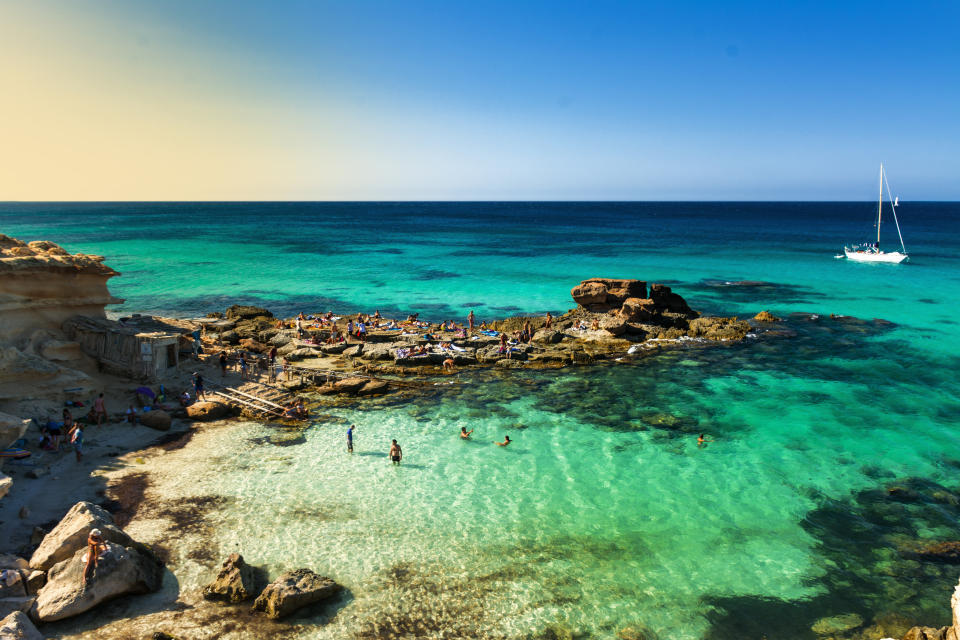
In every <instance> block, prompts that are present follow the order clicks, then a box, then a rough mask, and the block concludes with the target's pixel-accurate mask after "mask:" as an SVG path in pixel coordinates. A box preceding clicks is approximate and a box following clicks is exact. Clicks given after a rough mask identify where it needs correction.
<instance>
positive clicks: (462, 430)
mask: <svg viewBox="0 0 960 640" xmlns="http://www.w3.org/2000/svg"><path fill="white" fill-rule="evenodd" d="M471 433H473V429H470V431H467V428H466V427H460V437H461V438H463V439H464V440H467V439H469V438H470V434H471Z"/></svg>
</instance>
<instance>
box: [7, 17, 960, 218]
mask: <svg viewBox="0 0 960 640" xmlns="http://www.w3.org/2000/svg"><path fill="white" fill-rule="evenodd" d="M0 127H2V129H0V131H2V137H0V201H2V200H870V199H873V198H875V197H876V181H877V174H878V168H879V164H880V163H881V162H884V163H885V166H886V168H887V172H888V176H889V180H890V183H891V186H892V187H893V190H894V191H895V192H896V193H898V194H900V197H901V199H903V200H911V199H912V200H960V2H955V1H951V0H945V1H941V2H926V1H923V0H920V1H917V2H885V1H872V2H858V1H853V0H851V1H847V0H845V1H844V2H836V1H831V2H770V1H769V0H767V1H763V2H736V1H733V0H731V1H729V2H710V3H707V2H684V1H682V0H676V1H670V2H667V1H661V2H642V1H634V2H628V1H620V2H609V1H605V0H591V1H589V2H584V1H576V2H565V1H563V0H555V1H552V2H534V1H530V2H518V1H514V2H498V1H496V0H489V1H488V0H482V1H481V0H473V1H470V2H467V1H455V0H438V1H426V0H424V1H418V0H410V1H404V0H384V1H365V0H344V1H339V2H332V1H330V2H324V1H320V0H314V1H309V2H297V1H283V0H279V1H276V2H265V1H263V2H249V1H245V0H232V1H229V2H227V1H214V0H209V1H203V0H201V1H197V0H163V1H160V2H149V1H147V0H122V1H120V0H117V1H114V0H100V1H96V2H94V1H91V0H64V1H54V0H0Z"/></svg>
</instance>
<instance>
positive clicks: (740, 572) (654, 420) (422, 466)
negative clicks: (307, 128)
mask: <svg viewBox="0 0 960 640" xmlns="http://www.w3.org/2000/svg"><path fill="white" fill-rule="evenodd" d="M875 211H876V210H875V204H873V203H868V202H864V203H850V202H845V203H169V204H142V203H119V204H112V203H111V204H98V203H87V204H0V232H3V233H6V234H8V235H12V236H15V237H19V238H21V239H24V240H34V239H46V240H53V241H55V242H58V243H61V244H62V245H64V246H65V247H66V248H68V249H69V250H71V251H74V252H76V251H82V252H88V253H97V254H102V255H105V256H107V262H108V264H110V265H111V266H113V267H114V268H116V269H117V270H118V271H120V272H122V273H123V275H122V276H121V277H119V278H116V279H114V280H113V281H111V285H110V286H111V290H112V291H113V292H114V294H115V295H118V296H120V297H123V298H125V299H126V300H127V302H126V303H125V304H124V305H122V306H121V307H119V308H117V309H115V310H114V312H115V313H118V314H123V313H131V312H138V311H139V312H161V313H167V314H174V315H180V316H193V315H203V314H206V313H207V312H209V311H214V310H222V309H223V308H225V307H226V306H228V305H229V304H232V303H234V302H248V303H257V304H262V305H264V306H267V307H269V308H271V309H273V310H275V311H277V312H282V313H285V314H293V313H295V312H297V311H301V310H303V311H306V312H317V311H326V310H327V309H333V310H334V311H337V312H348V311H357V310H363V311H368V312H372V311H373V310H374V309H380V310H381V312H382V313H384V314H387V315H391V314H399V315H405V314H407V313H410V312H414V311H419V312H420V313H421V315H422V317H426V318H430V319H433V320H444V319H448V318H450V319H454V320H458V321H462V320H463V319H464V318H465V316H466V314H467V312H468V311H469V310H470V309H474V310H475V312H476V314H477V316H478V317H480V318H481V319H493V318H500V317H504V316H508V315H512V314H516V313H521V312H524V313H542V312H544V311H547V310H550V311H553V312H555V313H557V312H562V311H564V310H566V309H568V308H570V307H571V306H573V304H572V301H571V299H570V296H569V290H570V288H571V287H572V286H573V285H575V284H576V283H577V282H579V281H580V280H582V279H585V278H588V277H594V276H605V277H629V278H640V279H644V280H647V281H650V282H663V283H667V284H670V285H671V286H672V287H673V288H674V290H675V291H677V292H679V293H681V294H682V295H684V296H685V297H686V298H687V299H688V301H689V302H690V303H691V305H692V306H693V307H694V308H697V309H700V310H703V311H706V312H709V313H722V314H737V315H741V316H752V315H754V314H755V313H757V312H758V311H760V310H762V309H766V310H769V311H771V312H772V313H774V314H775V315H778V316H783V317H786V318H788V320H787V322H785V323H784V324H783V325H780V327H781V328H787V329H790V330H791V331H793V332H795V333H796V335H795V336H794V337H791V338H780V339H776V340H774V339H759V340H750V341H748V342H747V343H745V344H741V345H736V346H724V347H719V348H713V349H689V350H678V351H672V352H668V353H666V354H664V355H662V356H658V357H654V358H646V359H644V360H642V361H640V362H638V363H635V364H623V365H620V366H613V367H606V366H605V367H596V368H583V369H576V370H562V371H549V372H545V371H540V372H534V371H530V372H522V371H521V372H517V373H511V374H510V375H508V376H504V375H499V374H493V373H474V374H463V375H461V376H460V377H459V378H457V380H456V383H455V384H452V385H444V386H442V387H438V388H437V391H436V393H435V394H432V395H430V396H428V397H425V398H423V399H421V400H420V401H418V402H416V403H409V402H408V403H398V402H395V401H393V400H390V399H389V396H388V397H387V398H386V399H384V400H383V401H380V402H374V403H372V404H370V405H365V406H364V407H362V408H360V409H352V410H346V409H345V410H341V411H337V412H334V415H332V416H328V417H327V418H325V420H326V421H325V422H319V423H318V424H317V425H315V428H313V429H311V430H309V431H308V433H307V437H306V439H305V442H304V443H303V444H300V445H298V446H294V447H284V448H283V449H282V455H279V454H277V455H274V454H273V453H271V451H272V449H271V445H269V444H264V441H265V440H264V436H265V435H268V434H269V431H268V430H266V428H265V427H264V426H263V425H257V424H253V423H250V424H246V425H243V426H238V427H236V429H237V430H238V431H237V437H235V438H221V439H218V440H217V442H216V443H215V445H212V451H211V452H210V455H211V456H214V455H215V461H216V462H214V463H211V462H210V461H209V460H207V461H206V462H204V464H203V465H199V463H198V467H197V469H196V472H195V474H192V475H190V477H189V480H184V483H185V484H184V490H190V491H196V492H201V493H208V494H209V493H216V494H217V495H223V496H228V497H229V498H231V499H230V500H229V501H228V504H229V505H230V506H229V508H225V509H224V510H223V512H222V513H221V514H220V516H219V517H221V518H222V521H223V525H224V527H222V530H223V531H230V533H229V535H228V534H225V537H224V540H223V542H222V544H221V550H224V551H225V552H229V550H232V549H233V548H235V546H236V545H240V547H241V548H245V546H256V547H258V548H262V549H264V551H263V553H266V554H267V557H265V558H262V561H263V562H265V563H267V564H268V565H270V566H271V567H272V568H275V569H282V568H292V567H289V566H288V565H289V563H291V562H294V563H298V564H297V566H300V565H301V564H304V565H307V566H321V567H324V568H325V570H327V571H329V572H330V573H331V575H336V576H337V577H338V578H339V579H341V580H342V581H344V582H345V583H346V584H348V585H349V586H350V588H351V591H352V593H353V594H354V596H355V600H353V601H352V602H351V603H350V604H347V605H346V607H345V608H344V609H343V612H342V614H341V615H338V616H337V618H336V619H335V621H334V622H332V623H331V624H330V626H327V627H320V628H317V629H315V630H314V631H313V632H311V633H312V634H313V635H309V636H308V637H345V636H349V635H351V634H355V633H359V632H358V631H357V629H360V630H363V629H367V628H368V627H365V626H364V625H368V624H373V623H372V622H371V620H372V621H374V622H377V623H381V622H385V621H387V622H391V623H393V624H399V625H402V624H403V623H404V620H406V619H407V618H410V617H416V616H418V615H419V616H421V617H423V616H425V615H426V614H425V610H418V609H417V607H418V606H421V605H422V606H426V605H425V604H422V603H430V602H433V601H434V600H437V599H439V600H441V602H439V604H437V603H434V604H436V608H431V609H430V611H433V612H436V611H441V610H442V611H447V612H448V614H447V618H443V617H442V616H439V617H437V620H438V622H437V630H436V633H437V635H439V634H440V632H441V631H446V632H448V633H450V634H451V635H452V637H466V636H465V635H464V634H466V632H465V631H463V630H462V629H461V630H460V631H459V632H458V633H460V636H457V635H456V633H454V631H455V630H456V629H457V628H459V627H457V625H462V624H466V623H465V622H464V621H465V620H470V621H471V622H470V624H472V625H474V627H475V628H474V632H475V634H476V635H486V636H488V637H510V638H513V637H516V638H522V637H523V638H533V637H551V636H543V635H540V636H538V635H537V634H542V633H543V630H544V629H546V628H547V627H550V625H554V627H551V628H552V629H554V631H556V630H558V629H569V630H574V631H577V632H580V633H583V634H585V637H586V636H592V637H597V638H606V637H613V635H614V634H615V633H616V632H617V631H618V630H620V629H622V628H624V627H627V626H631V625H632V626H638V625H643V626H645V627H647V628H648V629H651V630H653V631H654V632H656V633H658V634H660V637H661V638H667V637H669V638H712V639H728V638H729V639H733V638H743V637H757V638H759V637H761V636H762V635H765V636H766V637H767V638H769V639H770V640H773V639H774V638H784V639H788V638H789V639H793V638H814V637H815V634H814V632H813V631H812V630H811V627H812V625H813V624H814V623H815V621H816V620H818V619H820V618H823V617H825V616H830V615H841V614H850V613H854V614H857V615H859V616H860V617H861V618H862V620H863V625H865V626H866V625H870V624H874V623H876V624H881V625H884V624H886V625H888V626H887V627H885V628H892V627H890V622H889V621H890V620H891V619H892V618H891V616H892V615H893V614H897V615H902V616H905V617H906V618H907V619H908V620H909V621H914V622H923V623H925V624H930V625H938V624H946V623H947V622H949V610H948V608H947V602H948V599H949V593H950V591H951V590H952V586H953V585H954V584H956V582H957V577H958V575H960V570H958V569H957V567H956V565H949V564H940V563H938V562H934V561H931V560H929V559H928V558H925V557H923V556H922V555H918V553H917V549H919V548H920V546H921V545H923V544H926V543H930V542H936V541H950V540H960V506H958V505H960V481H958V479H957V477H958V471H960V444H958V442H957V438H956V430H957V426H958V418H960V398H958V393H960V383H958V381H957V376H956V372H957V371H958V370H960V340H958V339H957V337H956V333H957V329H958V324H957V311H958V309H960V307H958V305H957V302H956V301H957V300H960V258H958V257H957V256H958V248H960V204H956V203H911V202H906V203H902V204H901V206H900V207H899V209H898V215H899V217H900V221H901V225H902V230H903V234H904V240H905V242H906V248H907V250H908V252H909V253H910V256H911V259H910V262H909V263H906V264H902V265H865V264H856V263H850V262H847V261H845V260H836V259H834V255H835V254H837V253H838V252H840V251H841V249H842V246H843V244H844V243H852V242H859V241H865V240H869V239H870V238H871V236H872V234H875V229H874V227H873V217H874V215H875ZM883 243H884V245H885V247H887V248H893V247H894V246H895V245H896V246H898V245H899V243H898V241H897V238H896V230H895V228H894V227H893V225H892V224H888V221H887V220H886V218H885V219H884V228H883ZM799 312H804V313H815V314H819V316H820V318H819V319H818V320H810V319H808V318H807V317H805V316H799V315H797V316H791V315H790V314H793V313H799ZM830 314H838V315H844V316H853V317H855V318H856V319H831V318H830ZM881 320H882V321H881ZM347 422H350V423H356V424H358V433H359V436H358V446H359V447H369V450H368V453H369V455H357V456H355V457H346V456H344V455H343V453H342V444H341V440H342V438H343V435H342V433H341V431H342V430H343V428H344V427H343V424H346V423H347ZM460 425H469V426H472V427H473V428H475V429H477V434H476V436H479V438H477V437H476V436H475V439H477V440H478V442H477V443H474V444H471V445H464V443H462V442H460V441H459V440H458V439H457V438H456V437H455V433H456V431H457V430H458V429H459V426H460ZM701 431H704V432H707V433H708V434H709V436H710V437H712V438H714V439H715V440H716V442H714V443H711V444H710V445H709V446H708V447H706V448H704V449H698V448H697V447H696V445H695V438H696V434H697V433H699V432H701ZM505 433H509V434H511V438H514V440H515V443H516V444H515V446H513V447H512V448H511V449H509V450H499V449H498V448H495V447H492V445H491V444H490V442H491V441H492V440H493V439H494V438H497V439H501V438H502V436H503V434H505ZM393 437H397V438H399V439H401V441H402V442H403V443H404V447H405V452H406V454H407V457H408V458H409V462H410V465H409V467H407V468H405V469H403V470H402V471H400V472H398V471H397V470H394V469H390V468H388V466H387V465H384V464H383V461H382V459H381V457H380V453H382V452H380V449H382V448H383V444H384V443H385V442H389V438H393ZM267 440H269V439H267ZM277 451H280V450H279V449H277ZM359 451H360V452H362V451H363V450H362V449H360V450H359ZM252 460H257V461H258V462H257V463H256V464H252V463H251V462H250V461H252ZM891 489H894V491H892V492H891ZM265 511H267V512H273V513H275V515H276V516H277V518H279V519H280V520H282V521H284V522H285V523H286V524H285V526H284V527H282V528H280V529H277V528H276V527H274V526H266V524H265V525H264V526H262V527H261V526H258V524H257V523H258V522H259V520H258V518H257V517H256V516H257V515H258V514H262V513H264V512H265ZM305 513H307V514H322V517H320V516H319V515H318V516H317V517H314V518H311V517H304V516H303V514H305ZM275 520H276V519H270V523H267V524H272V523H273V522H274V521H275ZM263 541H274V542H276V543H277V544H276V545H273V544H265V545H264V544H261V542H263ZM271 549H278V550H277V551H273V552H272V551H270V550H271ZM398 566H403V567H406V569H404V570H405V571H407V572H408V573H405V574H404V575H413V574H416V575H417V576H419V577H418V578H417V579H416V580H410V581H408V582H403V581H399V582H398V581H397V580H392V581H391V580H387V579H386V578H385V577H384V576H391V575H392V576H395V575H396V568H397V567H398ZM178 571H180V573H178V578H179V579H180V582H181V585H182V586H183V587H184V588H188V587H191V586H196V585H199V584H201V583H202V582H203V580H204V578H206V577H207V573H209V567H196V566H188V567H183V568H181V569H178ZM391 571H393V573H390V572H391ZM411 572H412V573H411ZM437 585H442V588H439V589H438V588H437ZM417 589H421V590H422V592H418V591H417ZM439 592H442V593H444V594H447V595H443V596H441V595H438V593H439ZM411 593H413V594H414V596H416V597H407V596H410V594H411ZM405 598H406V599H405ZM443 598H450V600H449V601H447V600H443ZM397 602H402V603H406V604H403V605H402V606H401V605H396V603H397ZM414 602H417V603H421V605H417V604H412V603H414ZM391 603H393V604H391ZM456 603H460V604H459V606H460V607H461V608H460V609H457V606H458V605H456ZM394 605H396V606H394ZM431 606H432V605H431ZM450 612H453V613H450ZM457 612H459V613H457ZM431 615H433V614H431ZM351 625H352V626H351ZM557 633H559V631H557ZM468 635H469V634H468ZM552 637H563V636H561V635H555V636H552ZM877 637H880V636H879V635H878V636H877Z"/></svg>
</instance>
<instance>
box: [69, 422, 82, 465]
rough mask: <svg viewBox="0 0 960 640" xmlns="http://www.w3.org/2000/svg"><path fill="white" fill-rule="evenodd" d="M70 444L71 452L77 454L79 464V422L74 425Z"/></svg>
mask: <svg viewBox="0 0 960 640" xmlns="http://www.w3.org/2000/svg"><path fill="white" fill-rule="evenodd" d="M70 442H71V443H72V444H73V450H74V452H75V453H76V454H77V462H80V461H81V460H83V429H82V428H81V427H80V423H79V422H78V423H76V424H75V425H74V429H73V435H72V436H71V437H70Z"/></svg>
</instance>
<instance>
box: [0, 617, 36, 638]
mask: <svg viewBox="0 0 960 640" xmlns="http://www.w3.org/2000/svg"><path fill="white" fill-rule="evenodd" d="M0 640H43V635H41V634H40V632H39V631H37V628H36V627H35V626H33V623H32V622H31V621H30V618H29V617H27V614H25V613H23V612H21V611H15V612H13V613H11V614H10V615H8V616H7V617H6V618H4V619H3V620H0Z"/></svg>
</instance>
